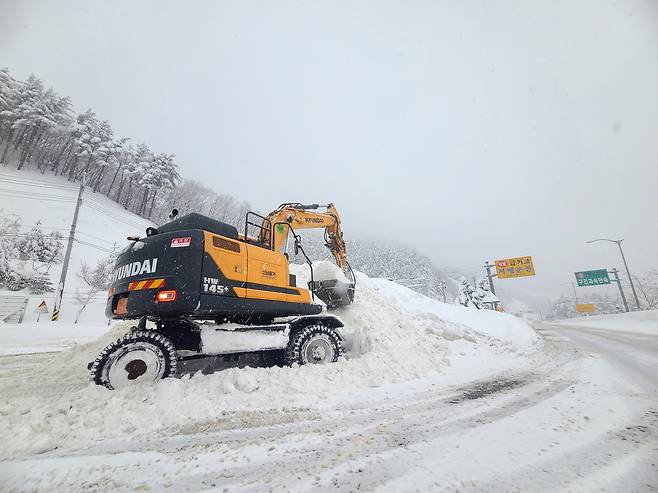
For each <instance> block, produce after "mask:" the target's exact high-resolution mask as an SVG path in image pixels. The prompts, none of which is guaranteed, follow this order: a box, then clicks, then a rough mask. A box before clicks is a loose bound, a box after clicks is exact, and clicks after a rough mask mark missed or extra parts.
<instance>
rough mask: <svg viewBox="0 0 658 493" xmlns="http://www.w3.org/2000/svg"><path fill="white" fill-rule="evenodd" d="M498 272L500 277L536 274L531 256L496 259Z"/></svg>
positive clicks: (507, 277)
mask: <svg viewBox="0 0 658 493" xmlns="http://www.w3.org/2000/svg"><path fill="white" fill-rule="evenodd" d="M496 274H497V276H498V279H509V278H513V277H526V276H534V275H535V266H534V264H533V263H532V257H530V256H528V257H514V258H504V259H502V260H496Z"/></svg>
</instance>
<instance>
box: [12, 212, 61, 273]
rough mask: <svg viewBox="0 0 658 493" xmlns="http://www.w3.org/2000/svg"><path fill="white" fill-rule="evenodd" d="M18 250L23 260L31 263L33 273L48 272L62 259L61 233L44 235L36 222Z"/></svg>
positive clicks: (39, 223) (39, 224) (38, 222)
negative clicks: (25, 259)
mask: <svg viewBox="0 0 658 493" xmlns="http://www.w3.org/2000/svg"><path fill="white" fill-rule="evenodd" d="M18 248H19V250H20V252H21V254H22V255H24V257H25V258H27V259H29V260H31V261H32V269H33V270H35V271H39V270H45V272H48V271H49V270H50V267H52V265H53V264H55V263H59V262H61V261H62V259H63V254H62V250H63V248H64V243H63V237H62V235H61V233H56V232H52V233H50V234H49V235H46V234H44V233H43V232H42V231H41V222H40V221H37V223H36V224H35V225H34V226H33V227H32V229H31V230H30V231H29V232H28V233H27V235H26V236H25V239H23V241H21V242H20V244H19V247H18Z"/></svg>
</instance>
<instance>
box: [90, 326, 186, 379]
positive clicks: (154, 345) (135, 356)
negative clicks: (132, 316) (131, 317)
mask: <svg viewBox="0 0 658 493" xmlns="http://www.w3.org/2000/svg"><path fill="white" fill-rule="evenodd" d="M176 363H177V359H176V348H175V347H174V345H173V344H172V343H171V341H170V340H169V339H167V338H166V337H165V336H163V335H162V334H159V333H157V332H155V331H151V330H134V331H132V332H129V333H127V334H126V335H124V336H123V337H121V338H120V339H118V340H117V341H115V342H113V343H112V344H109V345H108V346H106V347H105V349H103V351H101V353H100V354H99V355H98V357H97V358H96V359H95V360H94V362H93V363H92V364H91V368H90V371H91V380H92V381H93V382H94V383H96V384H97V385H103V386H104V387H107V388H108V389H111V390H112V389H117V388H120V387H125V386H127V385H130V384H132V383H137V382H156V381H158V380H161V379H163V378H167V377H170V376H172V375H173V374H174V373H176Z"/></svg>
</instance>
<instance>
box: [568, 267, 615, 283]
mask: <svg viewBox="0 0 658 493" xmlns="http://www.w3.org/2000/svg"><path fill="white" fill-rule="evenodd" d="M574 275H575V276H576V281H577V282H578V286H579V287H583V286H599V285H601V284H610V276H608V269H597V270H584V271H582V272H574Z"/></svg>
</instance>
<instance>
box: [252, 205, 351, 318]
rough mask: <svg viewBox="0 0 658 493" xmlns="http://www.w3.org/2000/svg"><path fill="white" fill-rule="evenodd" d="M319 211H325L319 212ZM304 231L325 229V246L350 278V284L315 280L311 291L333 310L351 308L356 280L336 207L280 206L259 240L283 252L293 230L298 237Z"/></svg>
mask: <svg viewBox="0 0 658 493" xmlns="http://www.w3.org/2000/svg"><path fill="white" fill-rule="evenodd" d="M320 208H324V209H325V210H324V211H319V209H320ZM301 229H324V240H325V246H326V247H327V248H328V249H329V251H330V252H331V255H332V256H333V258H334V262H335V263H336V265H337V266H338V267H340V268H341V269H342V270H343V272H344V273H345V277H346V279H347V282H345V281H341V280H339V279H324V280H321V281H314V282H313V283H312V285H311V286H310V288H311V290H312V291H313V292H314V293H315V294H316V295H317V296H318V298H320V299H321V300H323V301H324V302H325V303H326V304H327V305H328V306H330V307H341V306H346V305H349V304H350V303H351V302H352V301H353V299H354V288H355V284H356V279H355V277H354V272H353V271H352V268H351V267H350V264H349V262H348V260H347V252H346V247H345V240H344V239H343V231H342V229H341V226H340V215H339V214H338V211H337V210H336V207H335V206H334V205H333V204H331V203H330V204H327V205H319V204H308V205H304V204H299V203H285V204H281V205H280V206H279V207H278V208H277V209H276V210H274V211H272V212H271V213H270V214H268V216H267V217H266V219H264V220H263V227H262V228H261V230H260V241H262V242H264V243H269V242H270V239H272V242H271V244H272V246H273V250H274V251H278V252H281V251H283V250H284V249H285V248H286V244H287V242H288V238H289V236H288V235H289V233H290V231H291V230H292V232H293V234H295V231H298V230H301ZM295 239H296V241H297V238H296V237H295Z"/></svg>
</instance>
